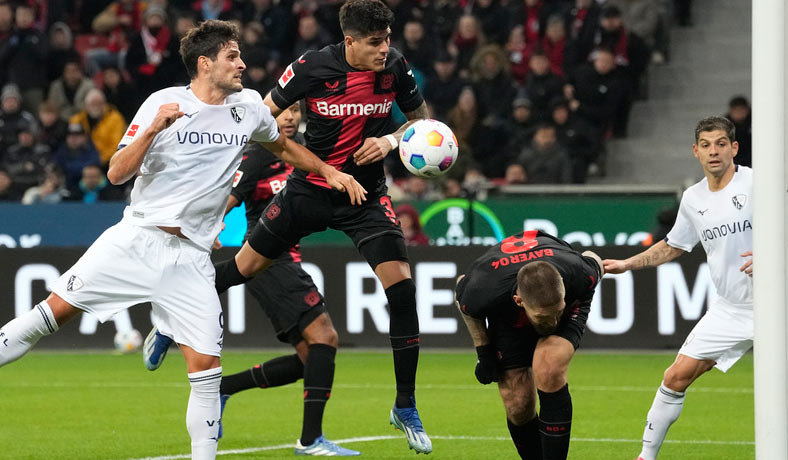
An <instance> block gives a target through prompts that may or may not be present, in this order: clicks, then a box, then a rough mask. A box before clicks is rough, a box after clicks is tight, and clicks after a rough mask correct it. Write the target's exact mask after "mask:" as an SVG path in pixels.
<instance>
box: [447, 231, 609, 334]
mask: <svg viewBox="0 0 788 460" xmlns="http://www.w3.org/2000/svg"><path fill="white" fill-rule="evenodd" d="M537 260H542V261H545V262H548V263H550V264H552V265H553V266H554V267H555V268H556V269H557V270H558V272H559V273H560V274H561V277H562V278H563V280H564V287H565V288H566V296H565V297H564V301H565V302H566V308H565V310H564V317H566V316H568V315H572V314H574V313H576V311H575V310H576V309H578V308H583V307H585V308H588V307H590V306H591V299H592V298H593V296H594V289H595V288H596V286H597V284H598V283H599V276H600V273H599V265H598V264H597V262H596V261H595V260H594V259H593V258H591V257H585V256H583V255H581V254H580V253H579V252H577V251H575V250H574V249H572V247H571V246H569V244H568V243H566V242H565V241H563V240H561V239H559V238H556V237H554V236H551V235H548V234H547V233H543V232H537V231H536V230H529V231H525V232H522V233H518V234H516V235H512V236H510V237H508V238H506V239H504V240H503V241H501V242H500V243H498V245H497V246H494V247H492V248H491V249H490V250H488V251H487V252H485V253H484V254H483V255H482V256H481V257H479V258H478V259H476V260H475V261H474V262H473V263H472V264H471V266H470V267H469V268H468V270H467V271H466V272H465V278H463V279H462V281H460V283H459V285H458V286H457V301H458V302H459V304H460V309H461V310H462V312H463V313H465V314H466V315H469V316H472V317H474V318H477V319H484V318H488V317H492V318H494V317H502V316H503V317H509V318H513V317H519V318H526V317H525V315H524V314H523V315H512V309H516V310H518V311H521V310H522V309H521V308H520V307H518V306H517V304H516V303H515V302H514V298H513V296H514V294H515V292H516V290H517V272H518V271H519V270H520V268H522V266H523V265H525V264H528V263H530V262H534V261H537ZM526 320H527V319H526Z"/></svg>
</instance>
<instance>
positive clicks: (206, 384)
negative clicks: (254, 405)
mask: <svg viewBox="0 0 788 460" xmlns="http://www.w3.org/2000/svg"><path fill="white" fill-rule="evenodd" d="M179 346H180V348H181V351H182V352H183V357H184V358H185V359H186V369H187V370H188V373H189V374H188V376H189V385H191V393H190V394H189V405H188V407H187V409H186V428H187V430H188V431H189V436H190V437H191V440H192V459H193V460H213V459H215V458H216V450H217V441H218V440H219V428H220V426H221V408H220V402H219V384H220V382H221V380H222V368H221V363H220V360H219V357H218V356H211V355H205V354H202V353H198V352H197V351H195V350H194V349H192V348H191V347H189V346H186V345H183V344H179Z"/></svg>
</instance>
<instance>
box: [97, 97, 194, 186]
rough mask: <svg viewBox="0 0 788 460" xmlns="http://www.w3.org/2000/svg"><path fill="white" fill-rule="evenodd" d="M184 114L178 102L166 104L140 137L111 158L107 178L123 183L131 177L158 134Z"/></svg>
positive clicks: (113, 181)
mask: <svg viewBox="0 0 788 460" xmlns="http://www.w3.org/2000/svg"><path fill="white" fill-rule="evenodd" d="M182 116H183V112H181V111H180V108H179V106H178V104H177V103H171V104H164V105H162V106H160V107H159V111H158V112H157V113H156V116H155V117H154V118H153V122H152V123H151V124H150V126H148V128H147V129H146V130H145V131H144V132H143V133H142V136H140V137H139V138H138V139H136V140H135V141H134V142H132V143H131V144H129V145H127V146H125V147H123V148H122V149H120V150H118V151H117V152H116V153H115V154H114V155H113V156H112V159H110V160H109V171H107V179H109V181H110V182H111V183H112V184H114V185H118V184H122V183H124V182H126V181H127V180H129V179H131V178H132V177H133V176H134V174H136V173H137V171H138V170H139V169H140V166H141V165H142V161H143V160H144V159H145V154H146V153H147V152H148V149H149V148H150V146H151V144H152V143H153V139H154V138H155V137H156V135H157V134H159V133H160V132H162V131H164V130H165V129H167V128H169V127H170V126H172V124H173V123H175V121H176V120H177V119H178V118H180V117H182Z"/></svg>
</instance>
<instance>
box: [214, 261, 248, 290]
mask: <svg viewBox="0 0 788 460" xmlns="http://www.w3.org/2000/svg"><path fill="white" fill-rule="evenodd" d="M213 268H214V269H215V270H216V282H215V284H216V292H218V293H219V294H221V293H223V292H224V291H226V290H228V289H230V288H231V287H233V286H237V285H239V284H244V283H245V282H247V281H249V280H250V279H251V278H247V277H245V276H243V275H242V274H241V272H240V271H238V264H236V263H235V258H232V259H228V260H223V261H221V262H219V263H217V264H216V265H214V266H213Z"/></svg>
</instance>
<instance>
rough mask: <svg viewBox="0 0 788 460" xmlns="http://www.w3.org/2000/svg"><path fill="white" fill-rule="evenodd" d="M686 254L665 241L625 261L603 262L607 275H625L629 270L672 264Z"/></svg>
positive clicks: (606, 260) (607, 260) (609, 260)
mask: <svg viewBox="0 0 788 460" xmlns="http://www.w3.org/2000/svg"><path fill="white" fill-rule="evenodd" d="M682 254H684V250H682V249H679V248H674V247H673V246H670V245H669V244H668V243H666V242H665V241H664V240H662V241H660V242H659V243H657V244H655V245H653V246H651V247H650V248H648V249H646V250H645V251H643V252H641V253H640V254H637V255H634V256H632V257H630V258H628V259H625V260H618V259H605V260H603V261H602V265H603V268H604V270H605V273H624V272H625V271H629V270H640V269H641V268H646V267H656V266H657V265H662V264H664V263H665V262H670V261H671V260H673V259H675V258H676V257H678V256H680V255H682Z"/></svg>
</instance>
